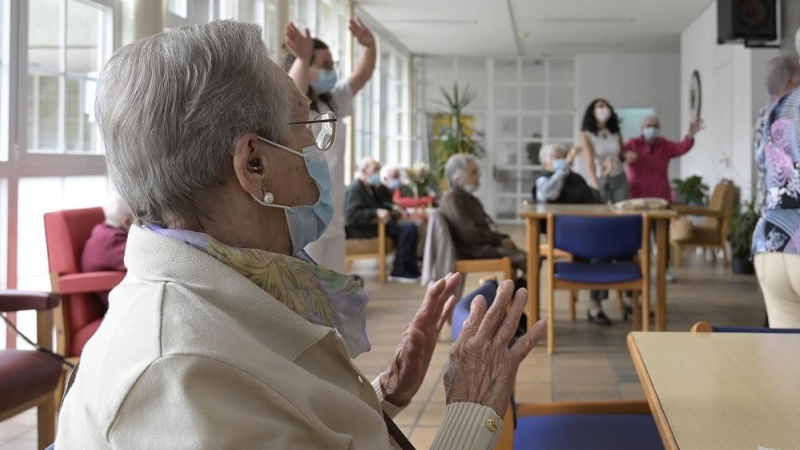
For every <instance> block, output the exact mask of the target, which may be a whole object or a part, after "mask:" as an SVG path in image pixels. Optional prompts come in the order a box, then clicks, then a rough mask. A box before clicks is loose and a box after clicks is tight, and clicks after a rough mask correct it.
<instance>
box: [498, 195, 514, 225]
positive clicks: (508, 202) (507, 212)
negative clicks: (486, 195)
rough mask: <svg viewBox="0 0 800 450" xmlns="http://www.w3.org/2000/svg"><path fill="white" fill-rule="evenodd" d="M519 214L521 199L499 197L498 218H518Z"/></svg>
mask: <svg viewBox="0 0 800 450" xmlns="http://www.w3.org/2000/svg"><path fill="white" fill-rule="evenodd" d="M517 214H519V200H518V199H516V198H499V199H497V220H516V219H518V217H517Z"/></svg>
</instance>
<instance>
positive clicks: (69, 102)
mask: <svg viewBox="0 0 800 450" xmlns="http://www.w3.org/2000/svg"><path fill="white" fill-rule="evenodd" d="M95 85H96V83H95V81H87V80H70V79H68V80H67V94H66V107H67V110H66V115H65V123H64V125H65V127H66V130H65V131H66V133H67V136H66V144H67V151H77V152H94V151H95V150H96V136H97V128H96V124H95V123H94V93H95Z"/></svg>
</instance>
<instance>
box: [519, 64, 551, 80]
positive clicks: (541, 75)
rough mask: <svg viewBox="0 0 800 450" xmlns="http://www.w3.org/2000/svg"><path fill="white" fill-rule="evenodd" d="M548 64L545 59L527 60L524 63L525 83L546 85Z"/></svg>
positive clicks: (523, 78)
mask: <svg viewBox="0 0 800 450" xmlns="http://www.w3.org/2000/svg"><path fill="white" fill-rule="evenodd" d="M546 68H547V63H546V62H545V61H544V60H543V59H526V60H524V61H522V82H523V83H544V82H545V81H546V72H545V69H546Z"/></svg>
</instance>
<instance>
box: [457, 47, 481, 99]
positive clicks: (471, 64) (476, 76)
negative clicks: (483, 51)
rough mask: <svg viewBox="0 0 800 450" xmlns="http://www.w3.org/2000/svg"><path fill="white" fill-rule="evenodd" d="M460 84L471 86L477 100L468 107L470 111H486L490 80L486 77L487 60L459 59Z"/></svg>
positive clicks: (470, 88)
mask: <svg viewBox="0 0 800 450" xmlns="http://www.w3.org/2000/svg"><path fill="white" fill-rule="evenodd" d="M458 80H459V81H458V83H459V85H463V86H464V87H466V86H469V90H470V92H472V94H473V95H474V96H475V100H473V101H472V103H470V105H469V106H468V107H467V108H468V109H469V110H484V109H486V104H487V100H488V99H487V97H488V95H487V93H488V90H487V87H488V78H487V75H486V58H459V59H458Z"/></svg>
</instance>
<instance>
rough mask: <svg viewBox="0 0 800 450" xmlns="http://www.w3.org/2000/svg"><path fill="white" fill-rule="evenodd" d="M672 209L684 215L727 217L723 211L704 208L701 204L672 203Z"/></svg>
mask: <svg viewBox="0 0 800 450" xmlns="http://www.w3.org/2000/svg"><path fill="white" fill-rule="evenodd" d="M672 209H674V210H675V211H676V212H677V213H678V214H680V215H682V216H704V217H716V218H718V219H722V218H723V217H725V214H724V213H723V212H722V211H716V210H713V209H708V208H703V207H701V206H689V205H672Z"/></svg>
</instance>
